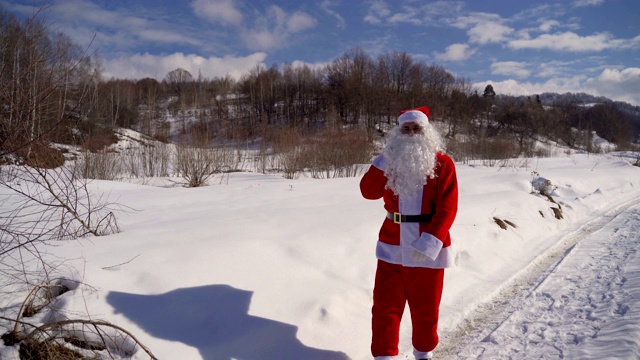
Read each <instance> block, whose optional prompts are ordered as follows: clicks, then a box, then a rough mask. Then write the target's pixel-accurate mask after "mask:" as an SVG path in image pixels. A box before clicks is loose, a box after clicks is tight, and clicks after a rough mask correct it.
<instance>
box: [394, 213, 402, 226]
mask: <svg viewBox="0 0 640 360" xmlns="http://www.w3.org/2000/svg"><path fill="white" fill-rule="evenodd" d="M393 222H394V223H396V224H401V223H402V214H401V213H399V212H394V213H393Z"/></svg>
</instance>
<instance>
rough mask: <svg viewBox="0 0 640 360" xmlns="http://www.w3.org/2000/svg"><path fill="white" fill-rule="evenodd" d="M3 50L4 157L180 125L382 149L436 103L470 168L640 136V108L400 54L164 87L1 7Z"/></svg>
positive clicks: (173, 74)
mask: <svg viewBox="0 0 640 360" xmlns="http://www.w3.org/2000/svg"><path fill="white" fill-rule="evenodd" d="M0 44H2V45H0V46H1V47H0V52H1V54H0V62H1V63H0V101H1V104H0V106H1V108H0V148H1V152H2V154H0V155H6V154H14V155H18V156H20V157H22V158H26V159H30V158H36V157H38V158H46V161H43V162H51V163H53V164H56V163H59V161H60V159H61V156H60V155H59V154H58V155H56V154H55V152H52V151H50V150H47V146H48V144H49V143H51V142H55V143H65V144H78V145H84V146H86V147H87V148H89V149H94V150H95V149H100V148H101V147H103V146H104V145H105V144H108V143H110V142H112V141H114V137H113V136H112V135H111V131H110V129H113V128H115V127H125V128H132V129H135V130H138V131H140V132H142V133H144V134H147V135H149V136H152V137H155V138H157V139H160V140H163V141H168V140H170V139H169V137H170V135H171V134H172V133H171V125H170V123H169V117H170V116H171V117H173V118H177V119H180V120H182V121H181V124H182V125H181V129H180V132H181V134H182V135H183V136H181V138H180V141H183V142H185V141H186V142H193V143H197V145H200V146H202V145H205V144H211V142H212V141H213V140H214V139H230V140H243V141H246V140H253V139H256V138H261V139H263V140H265V141H268V140H269V139H270V138H271V137H272V136H273V134H274V133H275V132H278V131H280V130H281V129H282V128H287V129H292V128H294V129H297V130H298V131H299V133H302V134H304V135H313V134H317V133H318V131H320V130H322V129H327V128H331V129H336V128H338V129H361V130H363V131H366V133H367V134H368V138H369V139H370V140H372V139H374V138H375V136H376V135H377V134H380V133H381V132H383V131H384V130H385V128H386V127H388V126H391V125H394V122H395V119H396V116H397V114H398V112H399V111H400V110H401V109H407V108H413V107H418V106H423V105H428V106H429V107H430V109H431V117H432V120H433V121H434V122H437V123H440V125H441V127H442V128H443V129H444V135H445V136H446V138H447V139H448V142H449V145H450V146H449V147H450V149H451V151H452V152H454V155H456V154H455V152H457V153H458V154H457V155H458V156H459V157H460V158H479V157H482V156H489V157H491V156H505V157H506V156H517V155H518V154H522V153H525V154H527V153H531V152H532V151H534V148H533V143H534V142H535V141H536V140H538V139H542V138H545V139H551V140H554V141H557V142H559V143H561V144H564V145H567V146H572V147H581V148H585V149H587V150H593V149H592V148H591V146H592V145H591V144H592V142H591V138H592V136H593V133H594V132H595V133H597V134H598V135H599V136H600V137H603V138H604V139H606V140H608V141H610V142H612V143H615V144H617V145H618V146H619V148H623V149H624V148H629V147H630V146H631V145H632V143H633V142H634V141H636V140H637V138H638V134H639V132H640V130H639V129H640V125H639V124H640V120H639V118H640V115H639V114H640V111H638V110H637V107H635V108H633V107H632V109H635V113H634V112H629V111H628V108H627V109H623V108H622V107H621V106H620V103H615V102H611V101H605V102H600V103H598V104H595V105H591V106H586V105H585V104H584V103H583V102H581V101H579V100H576V99H575V98H573V99H572V98H571V97H558V98H557V99H556V101H553V102H551V103H546V104H543V103H542V101H541V99H540V96H535V97H513V96H506V95H499V92H500V89H496V90H497V93H498V95H496V91H495V90H494V89H493V88H492V87H491V86H490V85H489V86H487V88H485V91H484V92H483V93H479V92H478V91H477V90H475V89H474V88H473V87H472V85H471V83H470V81H469V80H468V79H465V78H462V77H456V76H454V75H452V74H451V73H450V72H448V71H447V70H446V69H445V68H443V67H442V66H440V65H437V64H427V63H425V62H423V61H418V60H416V59H414V58H413V57H412V56H411V55H410V54H408V53H406V52H401V51H390V52H386V53H383V54H380V55H378V56H376V57H373V56H371V55H370V54H368V53H367V52H365V51H364V50H362V49H358V48H356V49H352V50H349V51H346V52H345V53H344V54H342V55H341V56H340V57H338V58H336V59H334V60H333V61H331V62H330V63H329V64H327V65H324V66H317V67H311V66H308V65H292V64H281V65H278V64H273V65H272V66H270V67H266V66H264V65H256V66H255V67H254V68H252V69H251V70H249V71H247V72H246V73H245V74H243V75H242V76H241V77H240V78H239V79H234V78H232V77H230V76H225V77H215V78H206V77H203V76H202V75H201V74H197V76H194V74H191V73H190V72H188V71H187V70H184V69H181V68H178V69H175V70H173V71H170V72H169V73H168V74H166V76H165V77H164V78H163V79H162V80H160V81H159V80H156V79H153V78H143V79H109V80H105V79H103V78H102V77H101V73H100V66H99V59H98V58H97V57H96V56H95V55H92V54H87V52H86V49H82V48H80V47H79V46H78V45H76V44H74V43H73V42H72V41H71V40H70V39H69V37H68V36H66V35H64V34H61V33H52V32H51V31H50V29H49V28H48V27H47V24H46V23H45V21H43V20H42V16H40V14H36V15H34V16H32V17H31V18H28V19H27V20H25V21H22V22H21V21H19V20H18V19H17V18H16V17H15V16H13V15H11V14H8V13H7V12H5V11H2V9H1V8H0ZM625 110H627V111H625ZM172 140H175V139H172ZM41 162H42V161H41Z"/></svg>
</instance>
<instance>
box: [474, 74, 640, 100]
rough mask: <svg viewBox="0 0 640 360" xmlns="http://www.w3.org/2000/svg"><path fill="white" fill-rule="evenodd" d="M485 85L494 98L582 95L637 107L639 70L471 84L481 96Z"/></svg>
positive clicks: (639, 92) (639, 95) (639, 93)
mask: <svg viewBox="0 0 640 360" xmlns="http://www.w3.org/2000/svg"><path fill="white" fill-rule="evenodd" d="M487 84H491V85H493V88H494V90H495V91H496V93H497V94H499V95H500V94H504V95H525V96H526V95H533V94H541V93H545V92H555V93H559V94H563V93H567V92H572V93H580V92H584V93H587V94H592V95H596V96H605V97H607V98H609V99H611V100H615V101H624V102H628V103H629V104H632V105H635V106H640V68H636V67H633V68H626V69H623V70H616V69H605V70H604V71H603V72H602V73H601V74H600V75H599V76H597V77H594V78H587V77H585V76H582V75H581V76H574V77H566V78H561V77H558V78H553V79H549V80H547V81H545V82H528V81H525V82H519V81H517V80H514V79H508V80H503V81H482V82H477V83H474V84H473V85H474V88H476V89H477V90H478V91H479V92H482V91H483V90H484V88H485V87H486V86H487Z"/></svg>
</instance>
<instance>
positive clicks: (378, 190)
mask: <svg viewBox="0 0 640 360" xmlns="http://www.w3.org/2000/svg"><path fill="white" fill-rule="evenodd" d="M398 123H399V124H398V126H396V127H395V128H393V129H392V130H391V131H390V133H389V134H388V138H387V143H386V146H385V148H384V150H383V151H382V154H381V155H379V156H378V157H376V158H375V160H374V161H373V164H372V165H371V167H370V168H369V170H368V171H367V172H366V173H365V175H364V176H363V177H362V180H361V181H360V190H361V192H362V196H364V197H365V198H366V199H371V200H376V199H380V198H383V199H384V208H385V209H386V211H387V216H386V218H385V220H384V223H383V224H382V228H381V229H380V233H379V238H378V243H377V248H376V256H377V258H378V266H377V270H376V277H375V286H374V290H373V309H372V330H373V337H372V343H371V353H372V354H373V356H374V358H375V359H376V360H387V359H394V357H395V356H396V355H398V342H399V331H400V320H401V318H402V313H403V311H404V308H405V303H408V304H409V309H410V311H411V324H412V328H413V329H412V331H413V332H412V343H413V349H414V351H413V352H414V355H415V357H416V359H431V358H432V350H433V349H434V348H435V347H436V345H437V344H438V332H437V327H438V309H439V306H440V298H441V295H442V286H443V279H444V268H447V267H450V266H451V265H452V264H453V253H452V251H451V248H450V245H451V237H450V235H449V229H450V228H451V225H452V224H453V220H454V218H455V216H456V212H457V209H458V185H457V179H456V169H455V165H454V163H453V161H452V160H451V158H450V157H449V156H447V155H445V154H444V152H443V151H444V150H443V149H444V146H443V141H442V139H441V137H440V136H439V134H438V132H437V131H436V129H435V128H434V127H433V126H432V125H431V124H430V123H429V109H428V108H427V107H421V108H417V109H411V110H405V111H402V112H401V114H400V116H399V117H398Z"/></svg>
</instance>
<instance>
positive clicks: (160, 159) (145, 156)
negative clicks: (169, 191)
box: [120, 144, 173, 178]
mask: <svg viewBox="0 0 640 360" xmlns="http://www.w3.org/2000/svg"><path fill="white" fill-rule="evenodd" d="M120 156H121V158H122V160H123V163H124V164H125V167H126V169H127V170H128V175H129V177H134V178H137V177H165V176H170V168H171V163H172V161H173V159H172V158H173V150H172V149H171V146H170V145H167V144H156V145H147V146H143V147H139V148H134V149H128V150H126V151H123V152H121V153H120Z"/></svg>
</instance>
